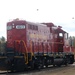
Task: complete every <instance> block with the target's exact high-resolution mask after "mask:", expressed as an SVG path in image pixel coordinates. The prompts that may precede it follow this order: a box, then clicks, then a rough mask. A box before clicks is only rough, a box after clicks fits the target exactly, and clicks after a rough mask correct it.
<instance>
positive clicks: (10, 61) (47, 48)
mask: <svg viewBox="0 0 75 75" xmlns="http://www.w3.org/2000/svg"><path fill="white" fill-rule="evenodd" d="M6 52H7V53H6V55H5V56H6V58H5V64H6V65H7V67H8V68H7V69H9V70H13V71H14V70H19V71H20V70H24V69H26V68H29V67H30V68H31V69H34V68H43V67H44V66H46V67H48V65H54V66H55V65H57V66H61V65H67V64H73V62H74V55H73V47H71V46H70V45H69V40H68V33H67V32H65V31H64V30H63V29H62V28H61V26H58V27H57V26H55V25H54V24H53V23H33V22H28V21H25V20H13V21H11V22H8V23H7V50H6Z"/></svg>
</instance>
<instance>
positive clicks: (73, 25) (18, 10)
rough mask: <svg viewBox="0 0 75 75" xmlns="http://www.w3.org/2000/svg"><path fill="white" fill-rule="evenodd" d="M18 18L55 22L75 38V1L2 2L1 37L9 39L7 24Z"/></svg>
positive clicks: (24, 0)
mask: <svg viewBox="0 0 75 75" xmlns="http://www.w3.org/2000/svg"><path fill="white" fill-rule="evenodd" d="M16 18H20V19H23V20H27V21H31V22H53V23H54V24H55V25H56V26H59V25H60V26H62V28H63V29H64V30H65V31H67V32H68V33H69V36H75V34H74V33H75V0H0V37H1V36H4V37H7V35H6V24H7V22H9V21H11V20H13V19H16Z"/></svg>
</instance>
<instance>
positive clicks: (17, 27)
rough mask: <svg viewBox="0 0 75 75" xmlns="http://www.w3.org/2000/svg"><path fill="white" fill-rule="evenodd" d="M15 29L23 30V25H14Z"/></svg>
mask: <svg viewBox="0 0 75 75" xmlns="http://www.w3.org/2000/svg"><path fill="white" fill-rule="evenodd" d="M16 29H25V25H16Z"/></svg>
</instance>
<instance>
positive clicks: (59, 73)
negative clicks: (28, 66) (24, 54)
mask: <svg viewBox="0 0 75 75" xmlns="http://www.w3.org/2000/svg"><path fill="white" fill-rule="evenodd" d="M2 72H3V71H0V73H1V74H0V75H75V63H74V64H73V65H69V66H62V67H55V68H52V67H51V68H48V69H42V70H39V71H28V72H27V71H26V72H18V73H7V72H5V73H2Z"/></svg>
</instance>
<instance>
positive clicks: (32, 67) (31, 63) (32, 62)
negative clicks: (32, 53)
mask: <svg viewBox="0 0 75 75" xmlns="http://www.w3.org/2000/svg"><path fill="white" fill-rule="evenodd" d="M30 66H31V69H32V70H33V69H34V61H31V62H30Z"/></svg>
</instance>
